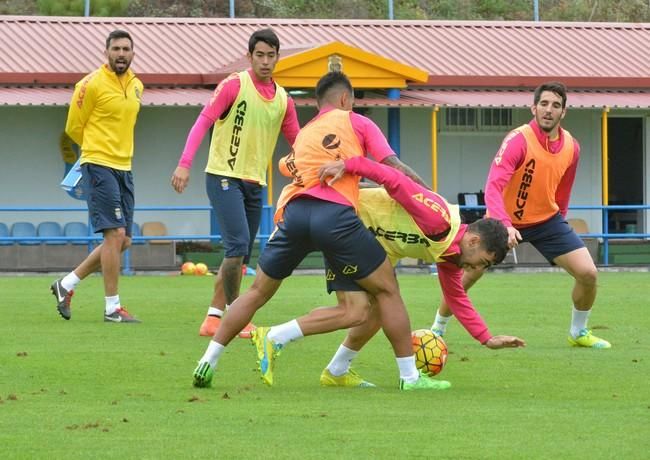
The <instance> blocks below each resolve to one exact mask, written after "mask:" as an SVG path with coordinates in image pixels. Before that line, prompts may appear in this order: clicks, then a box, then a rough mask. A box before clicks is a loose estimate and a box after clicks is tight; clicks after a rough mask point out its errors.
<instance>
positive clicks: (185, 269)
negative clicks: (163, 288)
mask: <svg viewBox="0 0 650 460" xmlns="http://www.w3.org/2000/svg"><path fill="white" fill-rule="evenodd" d="M195 270H196V265H194V264H193V263H192V262H185V263H184V264H183V265H182V266H181V273H182V274H183V275H193V274H194V271H195Z"/></svg>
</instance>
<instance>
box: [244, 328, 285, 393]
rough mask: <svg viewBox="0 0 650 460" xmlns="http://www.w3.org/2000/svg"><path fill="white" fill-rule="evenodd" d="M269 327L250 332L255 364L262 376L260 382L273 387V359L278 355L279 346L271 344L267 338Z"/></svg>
mask: <svg viewBox="0 0 650 460" xmlns="http://www.w3.org/2000/svg"><path fill="white" fill-rule="evenodd" d="M269 330H271V328H270V327H258V328H257V329H255V330H253V331H252V332H251V341H252V342H253V345H255V349H256V350H257V363H258V364H259V368H258V369H259V370H260V372H261V374H262V381H263V382H264V383H266V384H267V385H273V365H274V364H275V358H277V356H278V355H279V354H280V350H281V349H282V346H281V345H278V344H276V343H273V341H272V340H270V339H269V338H268V334H269Z"/></svg>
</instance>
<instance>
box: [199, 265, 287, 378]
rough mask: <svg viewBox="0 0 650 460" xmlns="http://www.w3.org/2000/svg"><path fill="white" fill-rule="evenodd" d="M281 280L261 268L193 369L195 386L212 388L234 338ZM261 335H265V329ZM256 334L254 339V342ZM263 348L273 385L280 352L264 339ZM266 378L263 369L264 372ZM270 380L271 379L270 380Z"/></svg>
mask: <svg viewBox="0 0 650 460" xmlns="http://www.w3.org/2000/svg"><path fill="white" fill-rule="evenodd" d="M281 283H282V280H277V279H273V278H271V277H269V276H268V275H266V273H264V271H263V270H262V269H261V268H259V267H258V270H257V274H256V275H255V280H254V281H253V285H252V286H251V287H250V289H249V290H248V291H246V292H245V293H244V294H242V295H241V296H239V297H238V298H237V299H235V301H234V302H233V304H232V305H231V308H230V310H229V311H228V314H227V315H226V316H224V318H223V319H222V320H221V324H220V325H219V327H218V328H217V331H216V332H215V335H214V337H213V338H212V340H211V341H210V343H209V345H208V348H207V349H206V351H205V353H204V354H203V356H202V357H201V359H200V360H199V362H198V365H197V367H196V369H194V374H193V379H194V386H196V387H209V386H210V385H211V384H212V377H213V375H214V371H215V369H216V366H217V361H218V359H219V358H220V357H221V355H222V354H223V352H224V351H225V348H226V346H227V345H228V344H229V343H230V342H231V341H232V339H233V338H235V337H236V336H237V335H238V334H239V332H240V331H241V330H242V328H243V327H244V326H246V324H248V323H249V322H250V321H251V319H252V318H253V315H254V314H255V312H256V311H257V310H258V309H259V308H261V307H262V306H263V305H264V304H265V303H266V302H267V301H268V300H269V299H270V298H271V297H273V294H275V292H276V291H277V290H278V288H279V287H280V284H281ZM260 329H261V330H260V331H259V332H262V333H263V332H265V331H264V330H263V329H265V328H260ZM255 332H256V331H253V339H255V338H256V337H255ZM261 338H262V341H261V347H262V350H263V358H265V359H266V363H267V364H266V365H267V366H269V367H270V369H271V370H270V384H272V383H273V374H272V366H273V358H274V357H275V355H276V354H277V351H278V350H276V349H275V348H274V347H273V343H272V342H270V341H268V340H267V339H266V337H264V336H262V337H261ZM263 375H264V369H263ZM267 378H268V377H267Z"/></svg>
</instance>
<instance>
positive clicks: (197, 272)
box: [194, 262, 208, 275]
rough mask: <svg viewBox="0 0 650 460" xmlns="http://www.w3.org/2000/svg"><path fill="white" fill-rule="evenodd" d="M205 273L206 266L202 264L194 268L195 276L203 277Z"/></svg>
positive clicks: (206, 271)
mask: <svg viewBox="0 0 650 460" xmlns="http://www.w3.org/2000/svg"><path fill="white" fill-rule="evenodd" d="M207 273H208V266H207V265H206V264H204V263H203V262H199V263H198V264H196V266H195V267H194V274H195V275H205V274H207Z"/></svg>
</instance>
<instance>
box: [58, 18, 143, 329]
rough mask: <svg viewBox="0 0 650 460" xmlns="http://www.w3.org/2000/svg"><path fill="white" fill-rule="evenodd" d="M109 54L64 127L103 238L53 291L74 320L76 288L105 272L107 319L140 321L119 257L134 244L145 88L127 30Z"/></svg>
mask: <svg viewBox="0 0 650 460" xmlns="http://www.w3.org/2000/svg"><path fill="white" fill-rule="evenodd" d="M104 54H105V56H106V59H107V61H108V62H107V63H106V64H104V65H103V66H101V67H100V68H99V69H97V70H95V71H94V72H92V73H90V74H88V75H87V76H86V77H84V78H83V80H81V81H80V82H79V83H77V84H76V85H75V90H74V94H73V96H72V101H71V102H70V109H69V111H68V119H67V122H66V126H65V132H66V134H68V136H70V138H72V140H73V141H75V142H76V143H77V144H79V145H80V146H81V162H80V163H81V171H82V175H83V178H84V181H85V183H86V184H87V186H88V198H87V202H88V212H89V214H90V222H91V224H92V227H93V229H94V230H95V232H97V233H99V232H101V233H102V234H103V236H104V240H103V242H102V243H101V244H100V245H99V246H97V247H96V248H95V249H94V250H93V251H92V252H91V253H90V254H89V255H88V257H87V258H86V259H85V260H84V261H83V262H82V263H81V264H80V265H79V266H78V267H77V268H75V269H74V271H72V272H70V273H69V274H68V275H66V276H65V277H63V278H61V279H59V280H57V281H55V282H54V283H53V284H52V287H51V289H52V293H53V294H54V297H56V301H57V310H58V311H59V314H60V315H61V316H62V317H63V318H64V319H70V317H71V314H72V313H71V310H70V299H71V298H72V294H73V292H74V289H75V287H76V286H77V284H78V283H79V282H80V281H81V280H82V279H84V278H85V277H87V276H88V275H90V274H91V273H94V272H96V271H97V270H99V269H101V271H102V274H103V276H104V292H105V296H106V297H105V309H104V321H106V322H116V323H139V322H140V321H139V320H137V319H135V318H134V317H133V316H131V315H130V314H129V313H128V312H127V311H126V309H125V308H124V307H123V305H122V304H121V302H120V296H119V295H118V280H119V276H120V255H121V253H122V252H123V251H124V250H126V249H127V248H128V247H129V246H130V245H131V228H132V225H133V209H134V206H135V195H134V189H133V176H132V175H131V160H132V158H133V134H134V129H135V122H136V119H137V116H138V112H139V111H140V99H141V97H142V91H143V85H142V82H141V81H140V80H139V79H138V78H136V76H135V74H134V73H133V72H132V71H131V70H130V69H129V67H130V65H131V61H132V60H133V56H135V53H134V51H133V40H132V38H131V36H130V35H129V33H128V32H125V31H123V30H114V31H113V32H111V33H110V34H109V35H108V38H107V39H106V50H105V52H104Z"/></svg>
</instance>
